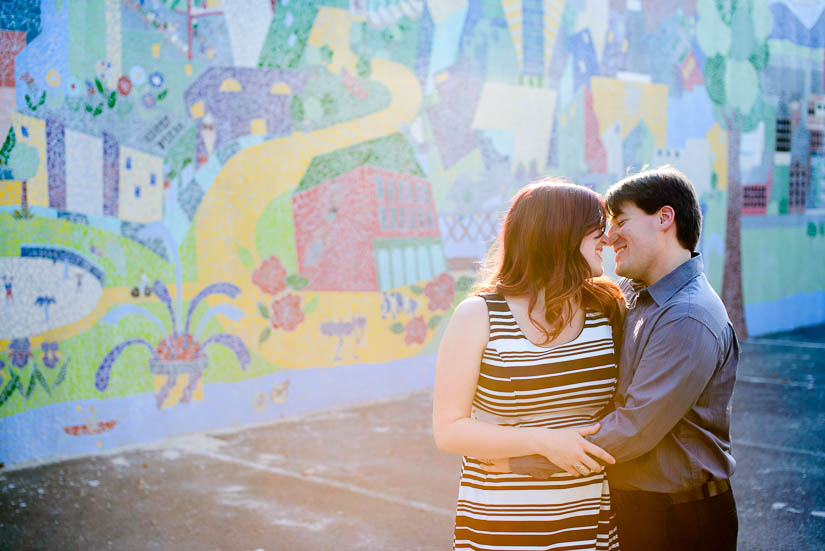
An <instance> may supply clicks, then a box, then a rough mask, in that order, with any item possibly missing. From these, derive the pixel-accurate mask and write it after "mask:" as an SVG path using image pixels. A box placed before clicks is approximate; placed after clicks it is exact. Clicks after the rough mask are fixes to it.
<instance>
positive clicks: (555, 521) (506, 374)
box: [454, 294, 619, 551]
mask: <svg viewBox="0 0 825 551" xmlns="http://www.w3.org/2000/svg"><path fill="white" fill-rule="evenodd" d="M483 298H484V300H485V301H486V302H487V309H488V311H489V315H490V340H489V342H488V344H487V347H486V348H485V349H484V355H483V357H482V360H481V371H480V374H479V378H478V388H477V390H476V395H475V398H474V399H473V408H472V411H473V413H472V414H473V416H474V417H475V418H477V419H479V420H483V421H486V422H489V423H496V424H499V425H507V426H515V427H547V428H564V427H579V426H583V425H591V424H593V423H594V422H595V421H597V419H598V414H599V413H600V411H601V410H602V409H603V408H604V407H605V406H606V405H607V404H608V403H609V402H610V401H611V399H612V397H613V392H614V389H615V387H616V375H617V367H616V356H615V354H614V348H613V333H612V330H611V327H610V324H609V322H608V320H607V318H606V317H605V316H604V315H603V314H602V313H599V312H592V311H588V312H586V316H585V323H584V328H583V329H582V332H581V333H580V334H579V335H578V336H577V337H576V338H575V339H573V340H572V341H570V342H569V343H567V344H564V345H560V346H554V347H552V348H547V347H542V346H537V345H535V344H533V343H532V342H531V341H530V340H528V339H527V337H526V336H525V335H524V333H522V331H521V329H520V328H519V326H518V324H517V323H516V319H515V318H514V317H513V313H512V312H511V311H510V308H509V307H508V306H507V302H506V301H505V300H504V297H503V296H501V295H497V294H487V295H483ZM454 548H455V549H479V550H482V549H483V550H494V549H499V550H503V549H531V550H539V549H552V550H554V551H555V550H569V549H576V550H592V549H619V543H618V537H617V535H616V528H615V525H614V522H613V514H612V512H611V510H610V494H609V491H608V486H607V479H606V478H605V476H604V473H601V474H593V475H590V476H583V477H578V478H576V477H572V476H570V475H569V474H567V473H561V474H556V475H553V476H552V477H551V478H550V479H547V480H540V479H536V478H533V477H531V476H529V475H521V474H513V473H507V474H493V473H487V472H486V471H484V470H482V469H481V468H480V464H479V462H478V460H476V459H474V458H472V457H464V458H463V461H462V468H461V484H460V486H459V491H458V506H457V512H456V525H455V538H454Z"/></svg>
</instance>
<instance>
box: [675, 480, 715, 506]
mask: <svg viewBox="0 0 825 551" xmlns="http://www.w3.org/2000/svg"><path fill="white" fill-rule="evenodd" d="M729 490H730V480H728V479H725V480H711V481H710V482H705V483H704V484H702V485H701V486H699V487H697V488H693V489H690V490H686V491H684V492H674V493H668V494H666V495H667V496H668V497H669V498H670V502H671V503H673V504H674V505H678V504H679V503H688V502H691V501H699V500H700V499H707V498H709V497H714V496H718V495H720V494H724V493H725V492H727V491H729Z"/></svg>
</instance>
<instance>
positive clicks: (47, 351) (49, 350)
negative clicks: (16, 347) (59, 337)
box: [40, 341, 60, 369]
mask: <svg viewBox="0 0 825 551" xmlns="http://www.w3.org/2000/svg"><path fill="white" fill-rule="evenodd" d="M40 350H42V351H43V365H45V366H46V367H48V368H49V369H54V368H55V367H56V366H57V360H58V359H59V358H58V357H57V352H58V351H59V350H60V343H58V342H57V341H47V342H44V343H43V344H42V345H40Z"/></svg>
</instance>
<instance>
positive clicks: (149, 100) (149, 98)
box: [143, 92, 155, 109]
mask: <svg viewBox="0 0 825 551" xmlns="http://www.w3.org/2000/svg"><path fill="white" fill-rule="evenodd" d="M143 106H144V107H146V109H151V108H152V107H154V106H155V96H153V95H152V94H150V93H149V92H147V93H145V94H143Z"/></svg>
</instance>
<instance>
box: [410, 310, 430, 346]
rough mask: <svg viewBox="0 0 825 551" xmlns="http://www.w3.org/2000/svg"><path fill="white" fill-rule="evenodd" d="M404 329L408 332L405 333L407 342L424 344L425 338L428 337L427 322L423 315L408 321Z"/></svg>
mask: <svg viewBox="0 0 825 551" xmlns="http://www.w3.org/2000/svg"><path fill="white" fill-rule="evenodd" d="M404 329H405V330H406V332H407V334H406V335H404V342H405V343H407V344H413V343H418V344H424V340H425V339H426V338H427V322H425V321H424V318H423V317H422V316H416V317H414V318H413V319H411V320H410V321H408V322H407V325H406V326H405V327H404Z"/></svg>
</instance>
